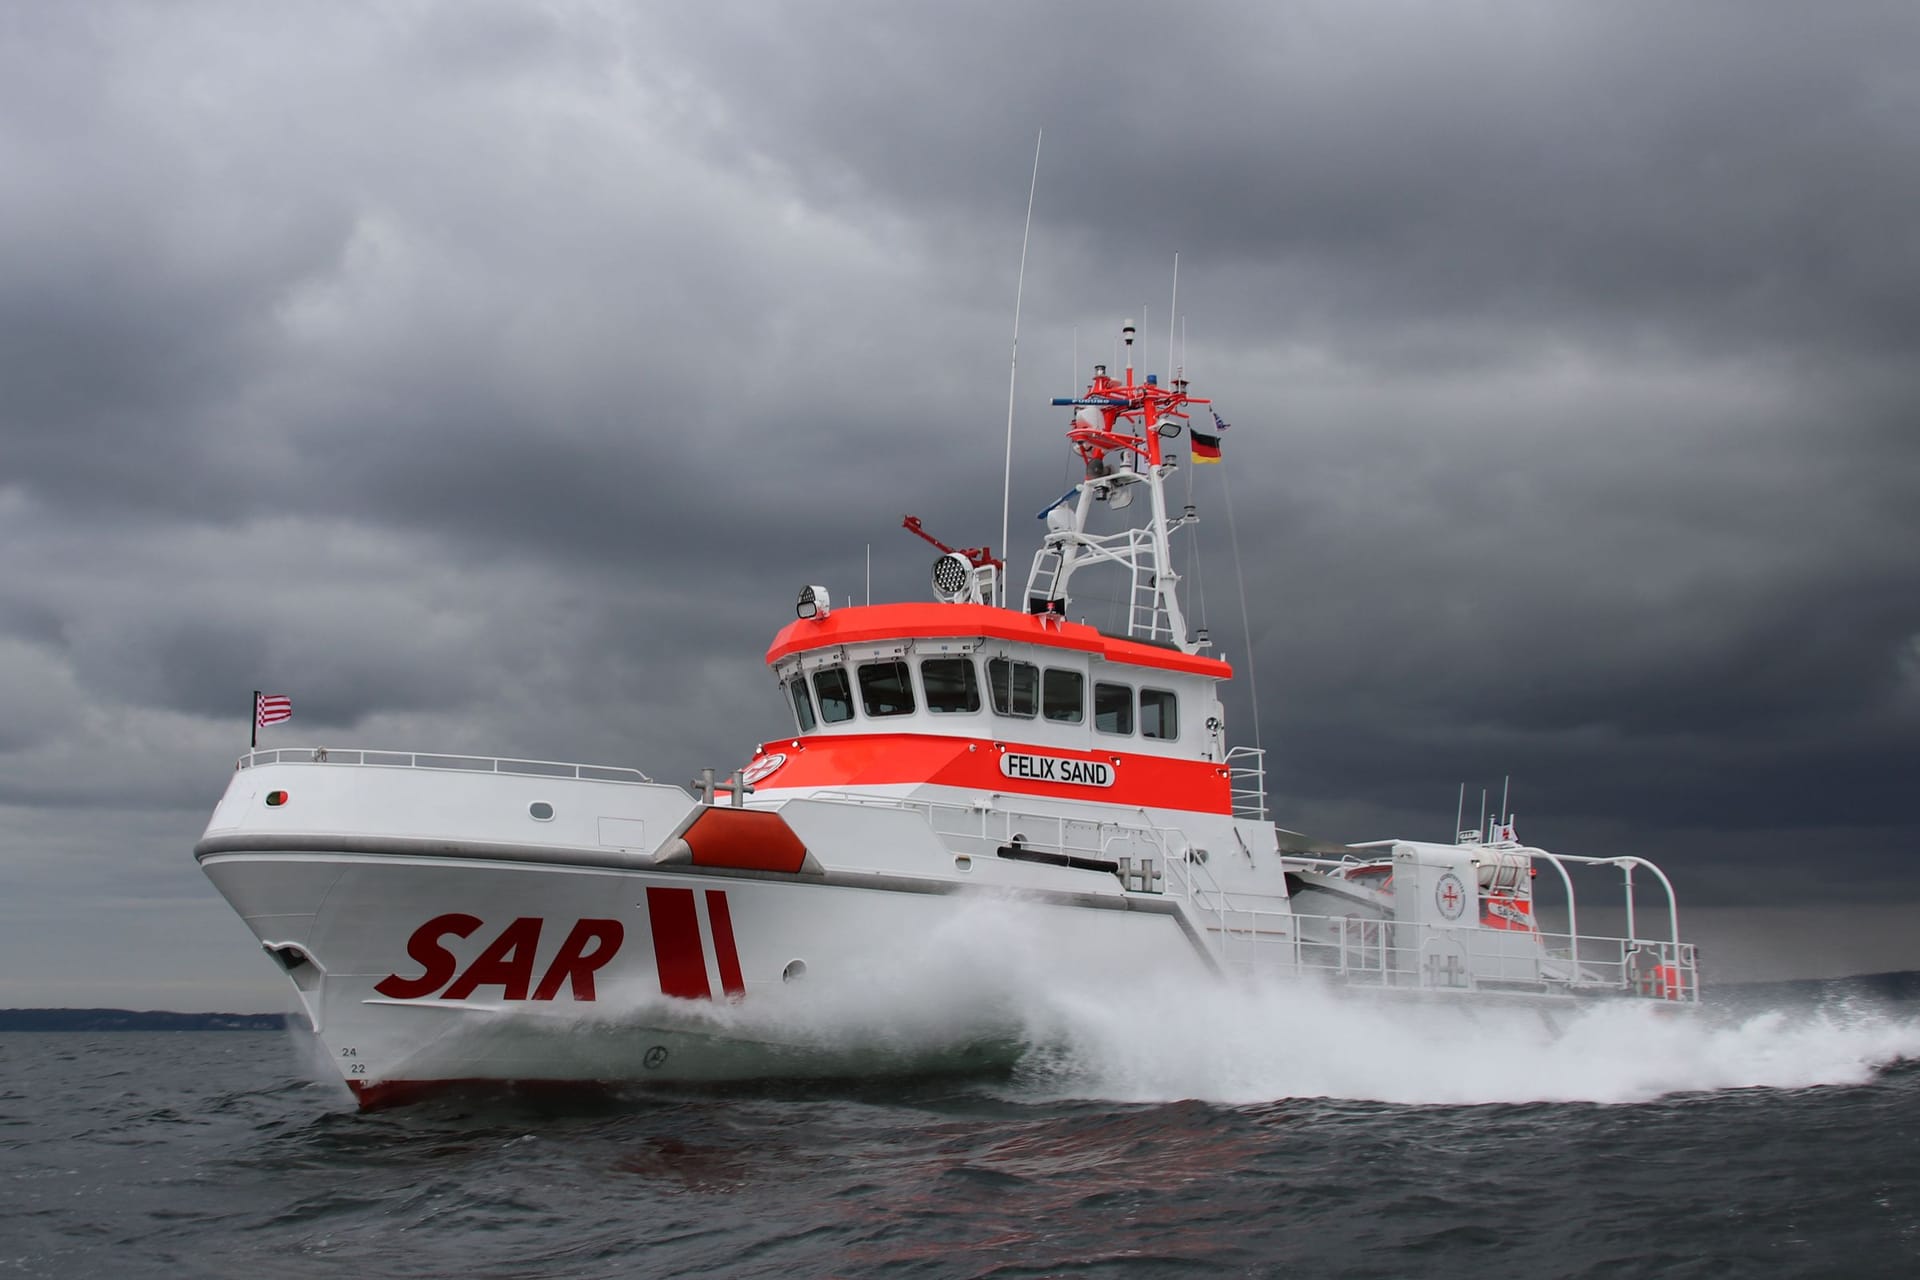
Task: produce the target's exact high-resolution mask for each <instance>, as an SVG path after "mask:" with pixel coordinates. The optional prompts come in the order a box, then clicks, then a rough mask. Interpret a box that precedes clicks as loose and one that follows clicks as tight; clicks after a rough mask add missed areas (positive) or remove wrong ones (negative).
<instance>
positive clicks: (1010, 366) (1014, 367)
mask: <svg viewBox="0 0 1920 1280" xmlns="http://www.w3.org/2000/svg"><path fill="white" fill-rule="evenodd" d="M1046 136H1047V131H1046V130H1045V129H1040V130H1038V131H1036V132H1035V133H1034V135H1033V181H1032V182H1030V183H1029V184H1028V185H1027V227H1026V230H1024V231H1022V232H1021V233H1020V276H1019V279H1018V280H1017V281H1016V282H1015V284H1014V286H1013V356H1012V358H1011V359H1010V360H1009V361H1008V362H1007V471H1006V476H1005V477H1004V479H1003V480H1002V481H1001V485H1000V554H1001V555H1002V556H1003V557H1004V556H1005V555H1006V554H1007V552H1008V551H1010V550H1011V549H1012V548H1010V547H1008V546H1007V529H1008V524H1007V521H1008V519H1009V515H1010V512H1011V509H1012V506H1013V387H1014V381H1015V379H1016V377H1017V376H1018V374H1019V372H1020V296H1021V294H1022V293H1024V292H1025V291H1026V287H1027V238H1028V237H1029V236H1031V235H1032V234H1033V195H1034V192H1036V191H1038V190H1039V189H1040V143H1041V141H1042V140H1043V139H1044V138H1045V137H1046ZM1004 578H1005V575H1004V574H1002V575H1001V580H996V588H997V589H996V591H995V594H996V595H998V596H999V597H1000V599H999V601H996V603H1004V602H1005V600H1006V598H1007V584H1006V582H1005V581H1004Z"/></svg>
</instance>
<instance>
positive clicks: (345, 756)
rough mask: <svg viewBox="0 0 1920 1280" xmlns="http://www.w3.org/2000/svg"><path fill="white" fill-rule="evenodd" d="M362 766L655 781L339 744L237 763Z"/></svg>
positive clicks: (581, 767) (579, 767)
mask: <svg viewBox="0 0 1920 1280" xmlns="http://www.w3.org/2000/svg"><path fill="white" fill-rule="evenodd" d="M263 764H324V765H361V766H372V767H376V768H383V769H450V770H454V771H457V772H461V773H510V774H521V775H527V776H531V777H536V778H581V779H585V780H587V781H591V782H630V783H651V782H652V781H653V779H652V778H649V777H648V776H647V775H646V774H644V773H642V772H640V770H638V769H628V768H623V767H621V766H618V765H602V764H569V763H565V762H562V761H559V760H511V759H502V758H499V757H495V756H451V755H443V754H440V753H438V752H425V751H365V750H358V749H349V750H342V749H340V748H338V747H279V748H273V749H268V750H259V751H249V752H248V753H247V754H246V755H243V756H241V757H240V759H239V762H238V763H236V764H235V765H234V768H236V769H252V768H256V767H258V766H260V765H263Z"/></svg>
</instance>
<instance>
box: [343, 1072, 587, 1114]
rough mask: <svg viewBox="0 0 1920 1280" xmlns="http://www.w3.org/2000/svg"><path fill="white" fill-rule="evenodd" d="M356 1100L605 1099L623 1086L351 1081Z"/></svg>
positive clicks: (370, 1105) (378, 1104)
mask: <svg viewBox="0 0 1920 1280" xmlns="http://www.w3.org/2000/svg"><path fill="white" fill-rule="evenodd" d="M347 1088H349V1089H351V1090H353V1098H354V1101H355V1102H357V1103H359V1104H360V1109H361V1110H362V1111H383V1110H385V1109H386V1108H388V1107H405V1106H411V1105H413V1104H414V1103H416V1102H425V1101H427V1100H428V1099H430V1098H438V1097H441V1096H443V1095H446V1094H450V1093H459V1094H486V1095H492V1096H497V1097H502V1098H539V1099H543V1100H555V1099H560V1100H564V1099H572V1098H603V1097H606V1096H608V1095H610V1094H613V1093H616V1092H618V1090H619V1086H618V1085H616V1084H614V1083H612V1082H610V1081H604V1080H489V1079H487V1078H485V1077H482V1076H474V1077H470V1078H461V1079H452V1080H378V1081H375V1082H373V1083H371V1084H370V1083H368V1082H367V1081H365V1080H349V1081H347Z"/></svg>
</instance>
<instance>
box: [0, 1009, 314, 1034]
mask: <svg viewBox="0 0 1920 1280" xmlns="http://www.w3.org/2000/svg"><path fill="white" fill-rule="evenodd" d="M289 1020H293V1021H295V1022H296V1023H297V1025H299V1026H302V1027H304V1026H305V1025H306V1019H304V1018H299V1017H298V1016H297V1015H292V1014H285V1013H173V1012H170V1011H168V1010H164V1009H143V1010H136V1009H0V1032H4V1031H285V1030H286V1029H287V1025H288V1022H289Z"/></svg>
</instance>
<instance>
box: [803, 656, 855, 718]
mask: <svg viewBox="0 0 1920 1280" xmlns="http://www.w3.org/2000/svg"><path fill="white" fill-rule="evenodd" d="M813 692H814V696H815V697H817V698H819V699H820V719H821V721H822V722H823V723H826V724H839V723H840V722H841V721H842V720H851V719H853V685H852V684H851V683H850V682H849V681H848V680H847V669H846V668H845V667H822V668H820V670H818V671H816V672H814V673H813Z"/></svg>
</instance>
